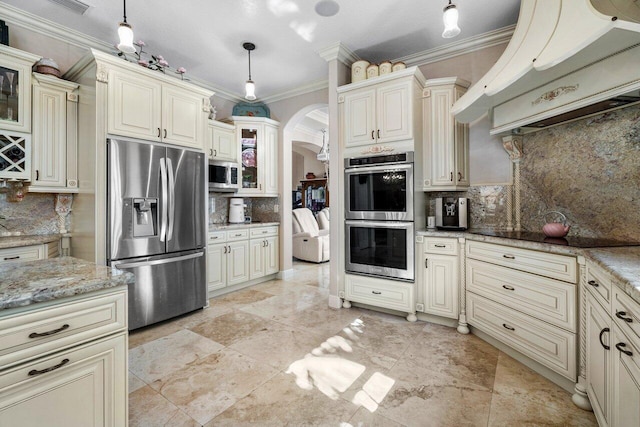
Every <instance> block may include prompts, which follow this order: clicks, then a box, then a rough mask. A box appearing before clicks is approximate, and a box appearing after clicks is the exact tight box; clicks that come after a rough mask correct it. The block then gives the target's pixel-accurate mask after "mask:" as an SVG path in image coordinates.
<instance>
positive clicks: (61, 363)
mask: <svg viewBox="0 0 640 427" xmlns="http://www.w3.org/2000/svg"><path fill="white" fill-rule="evenodd" d="M67 363H69V359H64V360H63V361H62V362H60V363H58V364H57V365H55V366H52V367H50V368H46V369H43V370H41V371H38V370H37V369H32V370H31V371H29V376H30V377H33V376H35V375H41V374H46V373H47V372H51V371H55V370H56V369H58V368H62V367H63V366H64V365H66V364H67Z"/></svg>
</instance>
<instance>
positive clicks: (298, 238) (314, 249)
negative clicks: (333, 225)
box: [292, 208, 329, 262]
mask: <svg viewBox="0 0 640 427" xmlns="http://www.w3.org/2000/svg"><path fill="white" fill-rule="evenodd" d="M292 249H293V256H294V257H296V258H298V259H301V260H303V261H311V262H325V261H329V230H320V229H319V228H318V222H317V221H316V218H315V217H314V216H313V212H311V211H310V210H309V209H307V208H298V209H294V210H293V248H292Z"/></svg>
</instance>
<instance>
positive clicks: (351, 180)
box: [344, 163, 413, 221]
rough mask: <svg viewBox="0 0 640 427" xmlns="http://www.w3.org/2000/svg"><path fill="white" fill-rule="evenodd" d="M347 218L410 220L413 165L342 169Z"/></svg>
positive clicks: (411, 217)
mask: <svg viewBox="0 0 640 427" xmlns="http://www.w3.org/2000/svg"><path fill="white" fill-rule="evenodd" d="M344 174H345V183H346V187H347V188H346V195H345V197H346V200H345V206H346V211H347V212H346V217H347V219H369V220H378V221H413V164H412V163H405V164H399V165H386V166H366V167H358V168H349V169H345V172H344Z"/></svg>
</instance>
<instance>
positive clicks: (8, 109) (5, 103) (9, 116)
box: [0, 66, 20, 123]
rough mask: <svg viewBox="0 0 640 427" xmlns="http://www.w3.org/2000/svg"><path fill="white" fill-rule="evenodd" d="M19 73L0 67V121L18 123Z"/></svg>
mask: <svg viewBox="0 0 640 427" xmlns="http://www.w3.org/2000/svg"><path fill="white" fill-rule="evenodd" d="M19 80H20V71H19V70H14V69H11V68H7V67H3V66H0V120H3V121H8V122H14V123H18V121H19V119H20V117H19V111H20V110H19V108H18V107H19V105H20V104H19V101H20V98H19V93H20V92H19V90H18V89H19V86H18V82H19Z"/></svg>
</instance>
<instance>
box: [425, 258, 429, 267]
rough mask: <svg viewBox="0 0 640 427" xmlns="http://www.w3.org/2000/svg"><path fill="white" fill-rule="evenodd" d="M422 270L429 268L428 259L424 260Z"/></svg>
mask: <svg viewBox="0 0 640 427" xmlns="http://www.w3.org/2000/svg"><path fill="white" fill-rule="evenodd" d="M424 268H429V258H425V259H424Z"/></svg>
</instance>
